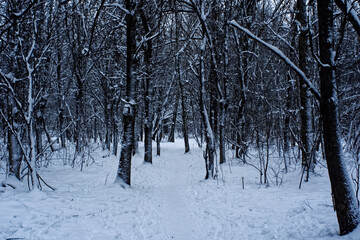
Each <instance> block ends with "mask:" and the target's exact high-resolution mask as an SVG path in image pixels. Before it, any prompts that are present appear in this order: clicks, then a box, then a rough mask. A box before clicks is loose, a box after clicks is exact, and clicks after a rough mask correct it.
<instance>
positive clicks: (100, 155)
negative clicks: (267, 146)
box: [0, 139, 360, 240]
mask: <svg viewBox="0 0 360 240" xmlns="http://www.w3.org/2000/svg"><path fill="white" fill-rule="evenodd" d="M191 148H192V149H191V152H190V153H187V154H184V153H183V142H182V140H180V139H177V141H176V143H162V152H161V156H160V157H157V156H154V159H153V164H152V165H151V164H144V163H143V156H142V154H141V153H139V154H137V155H135V157H134V159H133V168H132V186H131V188H123V187H121V186H119V185H118V184H115V183H113V182H114V180H115V177H116V171H117V164H118V157H115V156H106V153H105V152H102V151H100V150H99V151H97V152H96V154H93V157H94V162H93V163H92V164H91V165H90V166H87V167H84V169H83V171H82V172H80V170H79V169H78V168H75V169H73V168H71V167H70V166H68V165H61V164H55V162H56V161H55V160H54V163H53V164H51V165H50V167H48V168H43V170H42V172H41V175H42V177H43V178H44V179H46V181H47V182H48V183H49V184H50V185H52V186H53V187H55V188H56V190H55V191H51V190H49V189H44V190H43V191H32V192H29V191H27V189H26V184H25V183H18V182H16V181H15V180H13V179H9V182H11V183H13V184H14V185H15V186H16V187H17V189H16V190H13V189H11V188H7V189H6V191H3V192H1V193H0V239H36V240H42V239H44V240H50V239H59V240H62V239H67V240H81V239H84V240H87V239H94V240H95V239H102V240H103V239H104V240H106V239H124V240H125V239H126V240H128V239H131V240H135V239H144V240H148V239H149V240H151V239H153V240H163V239H178V240H187V239H189V240H202V239H204V240H205V239H206V240H212V239H214V240H221V239H223V240H231V239H233V240H238V239H242V240H252V239H254V240H271V239H276V240H278V239H279V240H280V239H284V240H293V239H294V240H295V239H298V240H303V239H319V240H320V239H321V240H335V239H346V240H359V239H360V229H359V228H358V229H356V230H355V231H354V232H353V233H351V234H349V235H347V236H345V237H340V236H339V235H338V225H337V221H336V215H335V213H334V211H333V208H332V202H331V194H330V185H329V180H328V177H327V172H326V169H324V168H323V169H321V168H317V173H318V174H317V175H316V176H315V175H313V176H311V178H310V182H308V183H303V184H302V188H301V189H299V188H298V184H299V179H300V173H299V170H298V171H292V172H290V173H288V174H286V175H284V176H283V177H282V184H281V185H280V186H276V184H275V182H274V181H275V180H274V178H273V180H272V181H271V182H270V186H269V187H265V186H264V185H260V184H259V176H258V172H257V171H256V170H255V169H254V168H253V167H250V166H244V165H242V164H241V163H240V162H239V161H238V160H236V159H231V158H230V157H229V158H228V163H227V164H224V165H223V166H222V169H221V171H220V172H219V177H218V179H216V180H207V181H205V180H203V179H204V175H205V171H204V161H203V158H202V151H201V149H199V148H197V146H196V144H195V142H192V143H191ZM142 151H143V148H142V146H140V152H142ZM2 178H3V175H1V174H0V179H2ZM242 178H244V189H243V185H242ZM24 182H26V181H24Z"/></svg>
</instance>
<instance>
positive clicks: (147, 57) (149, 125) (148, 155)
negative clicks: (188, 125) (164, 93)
mask: <svg viewBox="0 0 360 240" xmlns="http://www.w3.org/2000/svg"><path fill="white" fill-rule="evenodd" d="M140 13H141V20H142V24H143V27H144V30H145V34H148V33H149V32H150V28H149V25H148V19H147V17H146V16H145V13H144V10H143V9H141V10H140ZM152 51H153V49H152V40H148V41H147V42H146V47H145V51H144V62H145V80H144V81H145V82H144V85H145V99H144V102H145V104H144V105H145V123H144V133H145V141H144V148H145V150H144V151H145V153H144V161H145V162H147V163H152V131H153V118H154V108H153V99H152V98H153V83H152V79H151V77H152V66H151V63H152V62H151V61H152Z"/></svg>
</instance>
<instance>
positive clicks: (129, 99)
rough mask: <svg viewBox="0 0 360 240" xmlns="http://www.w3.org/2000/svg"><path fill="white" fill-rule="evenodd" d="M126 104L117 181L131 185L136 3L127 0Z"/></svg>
mask: <svg viewBox="0 0 360 240" xmlns="http://www.w3.org/2000/svg"><path fill="white" fill-rule="evenodd" d="M125 3H126V9H127V10H128V11H129V13H128V14H126V47H127V49H126V103H125V104H124V109H123V129H124V130H123V137H122V147H121V154H120V160H119V167H118V176H117V180H120V181H123V182H124V183H125V184H127V185H130V184H131V157H132V152H133V150H134V138H135V136H134V134H135V129H134V128H135V104H136V103H135V98H134V97H135V94H136V93H135V85H136V75H135V71H136V67H135V66H136V56H135V52H136V16H135V13H134V11H135V1H133V0H126V1H125Z"/></svg>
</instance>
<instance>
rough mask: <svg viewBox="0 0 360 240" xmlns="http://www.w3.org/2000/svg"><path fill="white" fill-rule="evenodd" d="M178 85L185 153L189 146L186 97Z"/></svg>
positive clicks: (182, 88) (181, 87)
mask: <svg viewBox="0 0 360 240" xmlns="http://www.w3.org/2000/svg"><path fill="white" fill-rule="evenodd" d="M179 72H180V71H179ZM179 85H180V95H181V110H182V122H183V124H182V131H183V137H184V145H185V153H187V152H190V145H189V133H188V120H187V110H186V97H185V92H184V86H183V85H182V83H181V82H180V83H179Z"/></svg>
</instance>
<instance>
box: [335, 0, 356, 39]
mask: <svg viewBox="0 0 360 240" xmlns="http://www.w3.org/2000/svg"><path fill="white" fill-rule="evenodd" d="M335 3H336V5H337V6H338V7H339V8H340V9H341V11H342V12H343V13H344V14H345V15H346V16H347V17H348V19H349V21H350V23H351V24H352V25H353V27H354V29H355V31H356V33H357V35H358V36H359V39H360V19H359V16H358V14H357V12H356V11H355V9H354V7H353V6H351V4H350V3H349V2H348V1H347V0H335Z"/></svg>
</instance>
